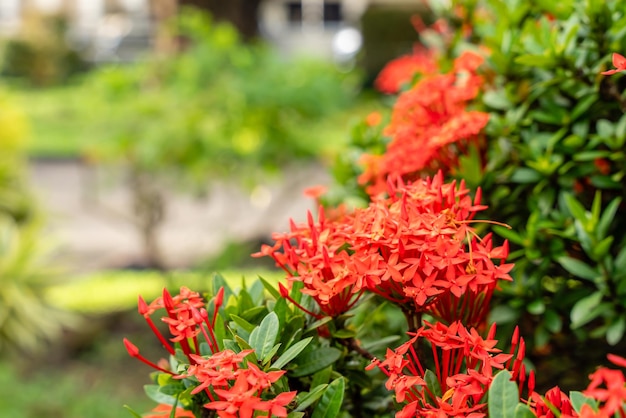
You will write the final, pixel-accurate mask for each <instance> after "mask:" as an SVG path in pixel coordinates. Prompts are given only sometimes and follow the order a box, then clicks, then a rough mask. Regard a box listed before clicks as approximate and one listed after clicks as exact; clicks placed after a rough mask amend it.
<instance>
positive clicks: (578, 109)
mask: <svg viewBox="0 0 626 418" xmlns="http://www.w3.org/2000/svg"><path fill="white" fill-rule="evenodd" d="M597 100H598V94H597V93H594V94H592V95H590V96H587V97H585V98H584V99H580V100H579V101H578V103H577V104H576V106H574V109H573V110H572V114H571V120H572V121H574V120H576V119H578V118H579V117H580V116H582V115H583V114H584V113H585V112H586V111H587V110H588V109H589V108H590V107H591V105H592V104H594V103H595V102H596V101H597Z"/></svg>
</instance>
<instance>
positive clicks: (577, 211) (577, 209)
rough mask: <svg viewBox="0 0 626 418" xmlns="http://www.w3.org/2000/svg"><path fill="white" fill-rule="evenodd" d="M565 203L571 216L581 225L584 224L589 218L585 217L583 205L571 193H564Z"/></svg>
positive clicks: (585, 212)
mask: <svg viewBox="0 0 626 418" xmlns="http://www.w3.org/2000/svg"><path fill="white" fill-rule="evenodd" d="M565 203H566V204H567V208H568V209H569V212H570V213H571V214H572V216H573V217H574V218H575V219H577V220H578V221H580V223H582V224H583V225H586V224H587V221H588V219H589V218H588V217H587V211H586V210H585V208H584V206H583V205H581V204H580V202H579V201H578V200H576V198H575V197H574V196H572V195H571V194H566V195H565Z"/></svg>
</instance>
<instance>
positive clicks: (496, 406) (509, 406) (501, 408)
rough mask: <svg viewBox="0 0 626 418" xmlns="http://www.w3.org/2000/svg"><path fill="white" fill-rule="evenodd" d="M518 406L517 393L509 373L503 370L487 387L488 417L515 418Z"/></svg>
mask: <svg viewBox="0 0 626 418" xmlns="http://www.w3.org/2000/svg"><path fill="white" fill-rule="evenodd" d="M518 404H519V391H518V389H517V385H516V384H515V382H512V381H511V373H509V371H508V370H503V371H501V372H500V373H498V374H497V375H496V377H494V378H493V381H492V382H491V386H490V387H489V400H488V404H487V405H488V408H489V416H490V417H492V418H515V413H516V408H517V405H518Z"/></svg>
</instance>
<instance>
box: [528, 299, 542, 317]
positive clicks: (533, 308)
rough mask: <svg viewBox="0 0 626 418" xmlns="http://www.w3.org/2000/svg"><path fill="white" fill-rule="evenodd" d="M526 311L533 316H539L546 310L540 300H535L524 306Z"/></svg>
mask: <svg viewBox="0 0 626 418" xmlns="http://www.w3.org/2000/svg"><path fill="white" fill-rule="evenodd" d="M526 310H527V311H528V312H529V313H531V314H533V315H541V314H542V313H544V312H545V310H546V305H545V303H543V301H542V300H541V299H535V300H533V301H532V302H530V303H529V304H528V306H526Z"/></svg>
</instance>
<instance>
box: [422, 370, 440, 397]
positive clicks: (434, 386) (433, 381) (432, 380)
mask: <svg viewBox="0 0 626 418" xmlns="http://www.w3.org/2000/svg"><path fill="white" fill-rule="evenodd" d="M424 381H425V382H426V386H427V387H428V389H429V390H430V392H431V393H432V394H433V395H435V396H437V397H441V385H439V380H437V376H436V375H435V373H433V372H431V371H430V369H426V373H424ZM431 401H433V402H435V401H436V399H431Z"/></svg>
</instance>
